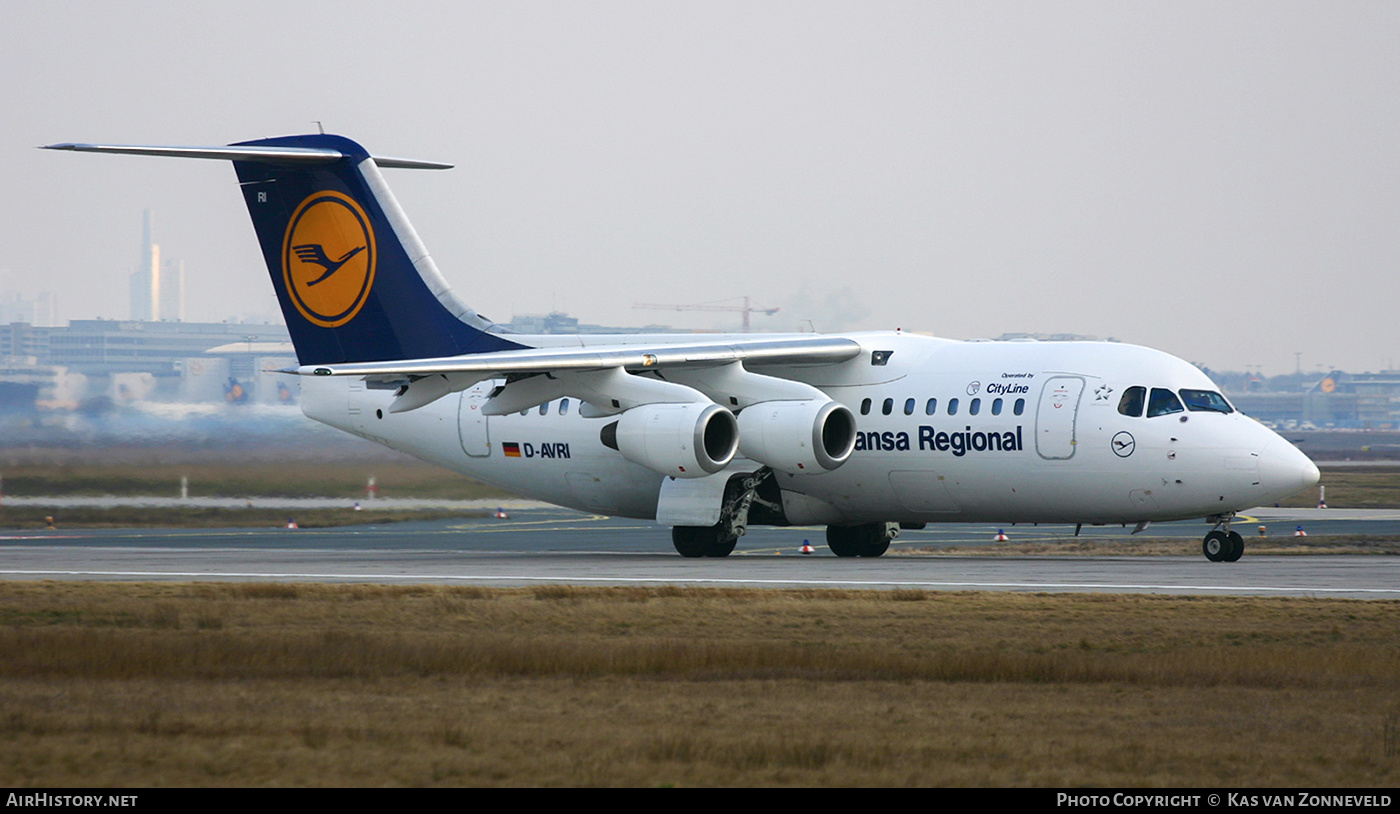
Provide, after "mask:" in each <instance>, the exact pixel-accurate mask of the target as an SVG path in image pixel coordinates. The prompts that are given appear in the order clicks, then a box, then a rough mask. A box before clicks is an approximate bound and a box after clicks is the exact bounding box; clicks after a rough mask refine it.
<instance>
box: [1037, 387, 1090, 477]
mask: <svg viewBox="0 0 1400 814" xmlns="http://www.w3.org/2000/svg"><path fill="white" fill-rule="evenodd" d="M1083 392H1084V380H1083V379H1081V378H1080V377H1078V376H1052V377H1050V379H1049V380H1048V381H1047V382H1045V385H1044V386H1043V388H1042V389H1041V391H1040V407H1039V408H1038V409H1037V410H1036V414H1035V451H1036V452H1037V453H1039V455H1040V457H1042V458H1045V459H1046V460H1050V461H1066V460H1069V459H1070V458H1073V457H1074V449H1075V446H1076V445H1077V444H1078V443H1079V442H1078V441H1077V440H1076V439H1075V434H1074V432H1075V419H1076V418H1077V417H1078V416H1079V396H1080V395H1081V394H1082V393H1083Z"/></svg>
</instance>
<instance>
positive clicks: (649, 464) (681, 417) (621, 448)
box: [602, 402, 739, 478]
mask: <svg viewBox="0 0 1400 814" xmlns="http://www.w3.org/2000/svg"><path fill="white" fill-rule="evenodd" d="M602 440H603V443H604V444H607V445H608V446H610V447H613V448H614V449H616V450H617V451H618V452H621V453H622V457H624V458H626V459H627V460H629V461H631V462H633V463H637V464H641V465H642V466H645V467H646V468H647V469H651V470H653V471H656V472H660V473H661V474H663V475H670V476H671V477H673V478H703V477H705V476H706V475H712V474H714V473H716V472H718V471H720V470H721V469H723V468H725V467H726V466H728V465H729V462H730V461H732V460H734V455H735V454H736V453H737V452H738V451H739V422H738V421H736V420H735V418H734V414H733V413H731V412H729V411H728V410H726V409H724V408H723V407H721V406H719V405H718V404H714V403H712V402H710V403H704V402H688V403H681V404H644V405H642V406H641V407H633V408H632V409H630V410H628V411H627V412H625V413H623V414H622V418H620V419H619V420H618V421H617V422H616V423H613V424H609V425H608V426H606V427H604V428H603V436H602Z"/></svg>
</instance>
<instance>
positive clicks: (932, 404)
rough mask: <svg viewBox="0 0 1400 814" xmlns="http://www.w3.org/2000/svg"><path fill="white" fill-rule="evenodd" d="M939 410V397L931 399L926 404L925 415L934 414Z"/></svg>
mask: <svg viewBox="0 0 1400 814" xmlns="http://www.w3.org/2000/svg"><path fill="white" fill-rule="evenodd" d="M936 412H938V399H929V400H928V404H925V405H924V415H933V414H934V413H936Z"/></svg>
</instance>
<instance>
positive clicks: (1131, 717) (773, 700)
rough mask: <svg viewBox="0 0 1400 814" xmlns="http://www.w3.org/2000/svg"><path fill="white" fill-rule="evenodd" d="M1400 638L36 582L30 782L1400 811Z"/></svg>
mask: <svg viewBox="0 0 1400 814" xmlns="http://www.w3.org/2000/svg"><path fill="white" fill-rule="evenodd" d="M1397 629H1400V603H1396V602H1359V601H1346V600H1283V599H1224V598H1180V597H1153V596H1052V595H1025V594H983V593H930V592H922V591H913V590H901V591H890V592H874V591H870V592H844V591H760V590H742V589H734V590H729V589H685V588H664V587H661V588H573V587H567V586H544V587H539V588H533V589H487V588H468V587H439V586H376V585H349V586H332V585H288V584H214V583H211V584H190V585H171V584H159V585H157V584H82V583H6V584H0V653H4V654H5V657H4V658H3V659H0V744H3V747H0V783H4V784H12V785H88V784H96V785H135V786H145V785H241V784H257V785H383V784H388V785H453V784H474V785H670V784H675V785H711V784H729V785H733V784H765V785H766V784H771V785H851V784H856V785H1057V786H1065V785H1133V786H1138V785H1258V786H1268V785H1279V786H1294V785H1317V786H1341V785H1392V784H1394V783H1395V781H1396V780H1397V779H1398V778H1400V755H1398V754H1397V744H1396V738H1395V737H1394V733H1393V731H1392V730H1394V729H1395V727H1396V722H1397V721H1400V644H1397V640H1396V637H1395V631H1396V630H1397ZM1387 733H1390V734H1387Z"/></svg>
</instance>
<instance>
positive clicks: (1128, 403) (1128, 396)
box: [1118, 386, 1147, 418]
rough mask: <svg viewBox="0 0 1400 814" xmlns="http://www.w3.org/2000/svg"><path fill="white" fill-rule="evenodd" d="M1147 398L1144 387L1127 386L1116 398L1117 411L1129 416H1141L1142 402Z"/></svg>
mask: <svg viewBox="0 0 1400 814" xmlns="http://www.w3.org/2000/svg"><path fill="white" fill-rule="evenodd" d="M1146 400H1147V388H1146V387H1136V386H1134V387H1129V388H1128V389H1127V390H1124V391H1123V398H1121V399H1119V400H1118V412H1120V413H1122V414H1123V415H1125V416H1129V417H1131V418H1142V404H1143V402H1144V401H1146Z"/></svg>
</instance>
